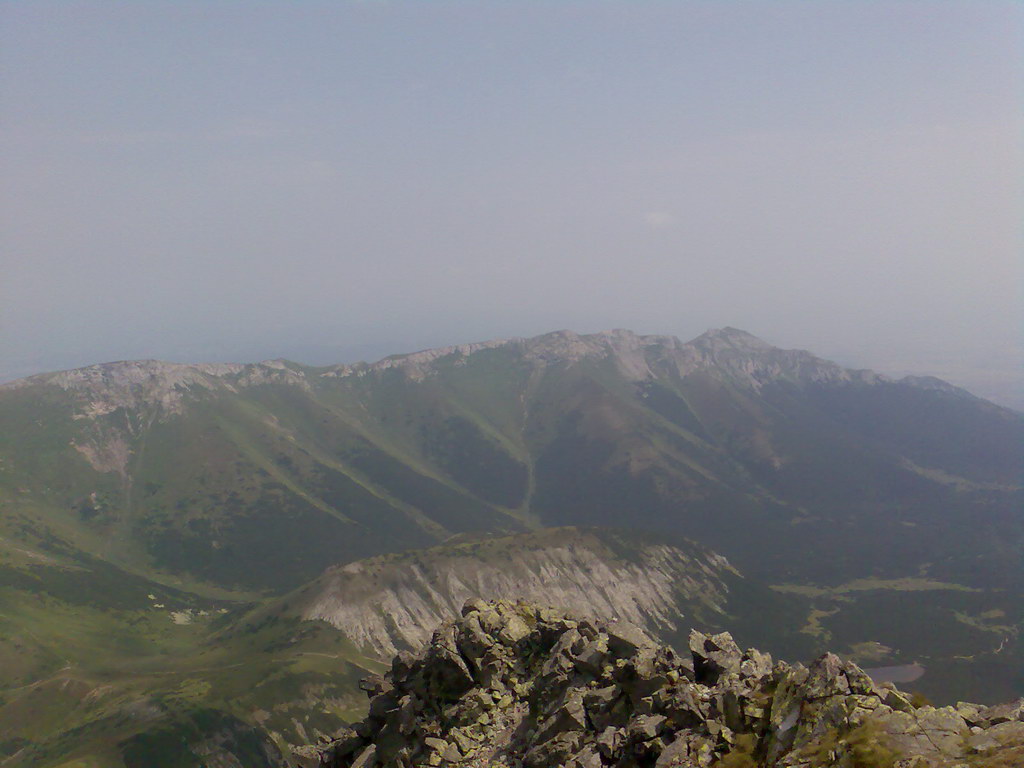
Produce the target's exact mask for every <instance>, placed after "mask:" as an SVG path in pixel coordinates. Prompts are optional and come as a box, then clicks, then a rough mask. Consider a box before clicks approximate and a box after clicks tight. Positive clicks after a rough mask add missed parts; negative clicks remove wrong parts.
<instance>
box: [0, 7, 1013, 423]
mask: <svg viewBox="0 0 1024 768" xmlns="http://www.w3.org/2000/svg"><path fill="white" fill-rule="evenodd" d="M1022 30H1024V4H1021V3H1017V2H1003V1H1001V0H991V1H990V2H988V1H987V2H977V0H950V1H949V2H942V3H935V2H931V0H927V1H926V0H906V1H905V2H887V1H885V0H883V1H881V2H872V3H859V2H833V3H805V2H790V1H789V0H781V1H780V2H752V1H751V2H742V1H741V2H732V3H721V2H712V1H710V0H709V1H706V2H698V1H696V0H694V1H693V2H689V1H687V2H677V3H665V2H646V1H642V0H641V1H634V0H631V1H629V2H627V1H626V0H605V1H604V2H600V3H596V2H576V1H569V2H564V3H538V2H532V1H526V0H523V1H522V2H507V3H491V2H482V1H476V0H463V1H462V2H448V1H447V0H438V1H437V2H431V3H420V2H411V1H409V0H392V1H390V2H345V3H322V2H308V3H295V4H284V3H205V2H198V0H182V1H181V2H173V3H169V2H153V3H117V2H109V1H106V0H84V1H83V2H76V3H74V4H70V3H69V4H60V3H48V2H39V1H37V0H26V2H19V3H2V4H0V379H11V378H17V377H22V376H26V375H30V374H33V373H38V372H42V371H47V370H59V369H67V368H73V367H78V366H82V365H88V364H92V363H97V362H103V361H109V360H116V359H138V358H158V359H167V360H173V361H181V362H202V361H225V360H237V361H240V362H252V361H255V360H260V359H269V358H276V357H286V358H290V359H294V360H297V361H299V362H303V363H308V364H328V363H334V362H352V361H354V360H358V359H375V358H379V357H382V356H384V355H387V354H394V353H403V352H410V351H413V350H416V349H423V348H431V347H437V346H447V345H451V344H458V343H464V342H470V341H480V340H485V339H493V338H499V337H509V336H522V337H529V336H534V335H537V334H540V333H544V332H547V331H551V330H554V329H558V328H571V329H574V330H576V331H579V332H593V331H596V330H601V329H607V328H613V327H625V328H631V329H633V330H635V331H636V332H638V333H657V334H671V335H676V336H679V337H680V338H683V339H687V338H692V337H694V336H696V335H698V334H699V333H701V332H702V331H703V330H705V329H706V328H709V327H723V326H727V325H731V326H735V327H738V328H743V329H746V330H748V331H750V332H751V333H753V334H755V335H757V336H760V337H762V338H764V339H766V340H767V341H769V342H771V343H773V344H776V345H778V346H780V347H787V348H803V349H808V350H810V351H812V352H814V353H815V354H818V355H820V356H822V357H825V358H829V359H834V360H836V361H837V362H840V363H842V364H844V365H848V366H851V367H864V368H871V369H874V370H877V371H879V372H881V373H886V374H891V375H902V374H905V373H915V374H927V375H935V376H939V377H940V378H944V379H947V380H949V381H950V382H952V383H954V384H957V385H960V386H964V387H966V388H967V389H969V390H970V391H972V392H974V393H976V394H978V395H980V396H982V397H986V398H989V399H992V400H995V401H997V402H1000V403H1003V404H1006V405H1009V406H1011V407H1015V408H1017V409H1020V410H1024V365H1022V363H1024V324H1022V323H1021V322H1020V321H1021V319H1022V315H1024V259H1022V258H1021V254H1022V253H1024V224H1022V218H1021V216H1020V211H1021V203H1022V202H1024V186H1022V185H1024V161H1022V158H1024V153H1022V141H1021V138H1022V136H1024V113H1022V109H1021V102H1020V94H1021V92H1022V89H1024V57H1022V56H1021V45H1020V40H1021V36H1020V33H1021V31H1022Z"/></svg>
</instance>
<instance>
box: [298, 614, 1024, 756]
mask: <svg viewBox="0 0 1024 768" xmlns="http://www.w3.org/2000/svg"><path fill="white" fill-rule="evenodd" d="M689 649H690V653H689V655H688V656H686V657H683V658H680V657H679V656H678V655H677V654H676V653H675V652H673V651H672V650H671V649H669V648H665V647H660V646H658V645H656V644H655V643H654V642H653V641H652V640H651V639H650V638H649V637H648V636H647V635H645V634H644V633H643V632H642V631H641V630H639V629H638V628H636V627H632V626H630V625H627V624H623V623H620V622H611V623H607V624H601V623H598V622H593V621H589V620H577V619H574V618H571V617H568V616H564V615H561V614H559V613H557V612H554V611H551V610H549V609H544V608H538V607H536V606H532V605H528V604H525V603H512V602H508V601H497V602H493V603H488V602H484V601H480V600H474V601H470V602H468V603H467V604H466V605H465V607H464V608H463V610H462V617H461V618H460V619H458V620H456V621H452V622H448V623H447V624H445V625H443V626H442V627H440V628H439V629H438V630H437V631H436V632H435V633H434V635H433V637H432V639H431V641H430V642H429V643H428V644H427V645H426V647H425V648H424V649H423V650H422V651H421V652H420V653H419V654H416V655H413V654H402V655H400V656H399V657H397V658H396V659H395V661H394V663H393V664H392V669H391V671H390V672H389V673H388V674H387V675H386V676H385V677H384V678H374V679H369V680H367V682H366V684H365V685H364V690H365V691H366V692H367V694H368V695H369V696H370V697H371V698H370V706H369V710H368V714H367V717H366V718H365V719H364V720H363V721H361V722H359V723H357V724H355V725H354V727H353V728H352V729H350V730H347V731H345V732H344V733H343V734H341V735H339V738H338V739H337V740H336V741H335V742H333V743H332V744H331V745H329V747H328V748H327V749H326V750H324V751H323V752H322V754H321V756H320V765H321V766H324V767H325V768H327V767H329V768H353V767H355V766H358V768H414V767H418V766H433V767H436V768H446V767H448V766H460V767H462V768H485V767H486V768H554V767H555V766H572V767H573V768H605V767H612V766H614V767H616V768H640V766H653V767H654V768H683V766H686V767H687V768H693V767H696V768H713V767H715V766H718V765H721V766H746V767H747V768H754V767H763V768H768V767H771V768H869V767H870V768H951V767H952V766H956V765H963V766H971V768H973V767H974V766H984V765H988V764H991V765H1001V766H1003V765H1018V764H1024V763H1017V762H1013V760H1014V759H1016V758H1015V757H1014V755H1018V754H1021V752H1022V751H1024V721H1022V714H1024V701H1021V702H1016V703H1014V704H1011V705H1004V706H1001V707H978V706H975V705H969V704H959V705H958V706H957V707H955V708H954V707H945V708H942V709H936V708H934V707H920V708H915V707H913V706H912V705H911V703H910V701H909V700H908V699H907V697H906V696H904V695H903V694H901V693H900V692H899V691H896V690H895V689H893V688H891V687H886V688H878V687H876V686H875V685H874V684H873V683H872V682H871V680H870V678H869V677H868V676H867V675H866V674H864V672H863V671H862V670H860V669H859V668H858V667H856V666H855V665H853V664H850V663H848V662H844V661H843V660H842V659H840V658H839V657H837V656H835V655H832V654H825V655H824V656H822V657H821V658H819V659H817V660H816V661H815V662H814V663H813V664H811V665H810V666H809V667H806V668H805V667H803V666H801V665H799V664H798V665H794V666H790V665H788V664H785V663H782V662H779V663H775V664H773V663H772V660H771V657H769V656H768V655H767V654H764V653H761V652H759V651H756V650H748V651H746V652H743V651H741V650H740V649H739V647H738V646H737V645H736V643H735V642H734V641H733V639H732V638H731V637H730V636H729V635H728V634H726V633H722V634H718V635H704V634H701V633H699V632H694V633H693V635H692V636H691V638H690V643H689ZM1014 750H1017V751H1016V752H1015V751H1014ZM1007 756H1009V758H1008V757H1007ZM1022 757H1024V755H1022ZM1007 759H1009V760H1010V762H1006V760H1007ZM304 760H306V764H308V762H309V759H308V756H307V757H304ZM990 760H991V761H992V762H991V763H989V762H986V761H990ZM999 761H1003V762H999Z"/></svg>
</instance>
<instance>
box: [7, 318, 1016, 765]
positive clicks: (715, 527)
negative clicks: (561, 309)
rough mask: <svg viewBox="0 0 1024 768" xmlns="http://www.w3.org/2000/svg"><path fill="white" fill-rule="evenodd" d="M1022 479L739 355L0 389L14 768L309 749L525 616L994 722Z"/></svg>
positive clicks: (672, 352) (977, 413) (79, 376)
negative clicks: (732, 637)
mask: <svg viewBox="0 0 1024 768" xmlns="http://www.w3.org/2000/svg"><path fill="white" fill-rule="evenodd" d="M1022 470H1024V417H1022V416H1021V414H1019V413H1016V412H1014V411H1011V410H1008V409H1005V408H1001V407H999V406H996V405H994V404H992V403H990V402H987V401H985V400H982V399H979V398H977V397H974V396H973V395H971V394H970V393H968V392H966V391H964V390H962V389H958V388H956V387H953V386H951V385H949V384H947V383H945V382H942V381H940V380H938V379H934V378H929V377H908V378H904V379H900V380H892V379H888V378H886V377H884V376H880V375H878V374H875V373H872V372H870V371H855V370H849V369H845V368H843V367H841V366H839V365H836V364H835V363H832V362H829V361H826V360H822V359H820V358H818V357H816V356H814V355H813V354H811V353H809V352H805V351H798V350H782V349H778V348H775V347H772V346H770V345H768V344H766V343H765V342H763V341H761V340H759V339H757V338H756V337H754V336H751V335H750V334H748V333H745V332H743V331H740V330H737V329H732V328H726V329H722V330H716V331H709V332H708V333H706V334H704V335H702V336H700V337H698V338H697V339H694V340H692V341H690V342H685V343H684V342H682V341H680V340H678V339H676V338H673V337H668V336H638V335H636V334H633V333H631V332H628V331H611V332H606V333H600V334H591V335H579V334H575V333H572V332H569V331H559V332H556V333H551V334H547V335H544V336H540V337H536V338H532V339H511V340H503V341H492V342H484V343H480V344H471V345H464V346H458V347H450V348H444V349H436V350H428V351H424V352H419V353H415V354H412V355H402V356H394V357H389V358H385V359H384V360H381V361H379V362H376V363H366V364H363V363H361V364H356V365H339V366H328V367H317V368H314V367H309V366H303V365H299V364H297V363H293V362H289V361H283V360H279V361H269V362H263V363H257V364H251V365H236V364H206V365H182V364H172V363H161V362H156V361H132V362H118V363H106V364H102V365H96V366H90V367H87V368H82V369H78V370H74V371H65V372H59V373H52V374H42V375H39V376H33V377H30V378H28V379H23V380H19V381H16V382H11V383H9V384H5V385H0V509H2V515H0V648H2V649H3V653H2V654H0V659H2V661H0V686H2V689H3V690H2V693H0V697H2V698H0V722H3V723H5V725H4V726H0V756H2V755H4V754H7V755H8V758H7V762H6V763H3V762H0V765H6V764H10V765H20V764H26V765H27V764H32V765H54V766H56V765H61V764H62V763H61V762H60V761H61V760H65V763H64V764H67V765H70V764H71V763H67V762H66V760H67V756H68V755H73V754H75V753H76V751H77V752H80V753H81V754H82V755H93V757H87V756H86V757H82V758H81V759H82V760H94V762H92V763H89V762H84V763H81V765H83V766H86V765H108V764H109V765H117V766H120V765H124V764H127V763H125V760H126V758H125V755H126V754H129V753H131V749H129V746H130V745H129V746H125V745H128V743H129V742H131V740H132V739H136V740H138V739H140V738H141V739H143V741H145V739H146V738H150V736H147V735H146V734H151V732H152V733H153V734H157V736H152V738H158V736H159V734H165V736H166V733H172V734H173V733H178V734H180V733H184V732H188V733H193V732H194V734H204V733H206V734H208V732H209V731H210V730H211V728H212V726H209V725H208V723H209V722H215V723H217V728H214V730H217V729H220V730H224V729H225V728H227V730H228V731H230V732H232V733H234V732H235V731H237V732H238V733H243V732H244V733H248V731H246V729H248V728H255V729H257V730H259V731H260V732H261V733H262V732H266V733H272V734H274V736H273V737H272V738H276V739H277V740H278V742H279V743H282V744H297V743H304V742H305V741H306V737H307V736H308V735H309V733H311V732H312V730H314V729H319V730H320V731H321V732H326V731H327V730H329V729H330V728H331V727H334V726H333V725H332V724H336V723H337V722H340V721H344V720H345V719H346V718H347V717H350V716H351V714H352V712H353V711H354V710H353V707H355V706H356V704H357V702H358V699H353V698H352V697H353V696H355V695H356V686H355V680H356V679H357V678H358V677H359V676H360V674H362V673H363V672H365V670H367V669H373V668H375V665H378V664H380V663H381V662H382V661H384V660H386V658H387V657H389V656H390V654H391V653H392V652H393V651H394V650H397V649H401V648H405V647H412V646H414V645H415V644H416V643H417V642H419V641H421V640H422V639H423V638H424V637H425V635H424V632H428V628H430V627H433V626H434V625H435V624H437V623H438V622H439V620H441V619H443V618H445V617H446V615H447V614H450V613H451V612H452V611H453V610H457V607H458V605H460V604H461V603H462V602H463V601H464V600H465V599H466V598H467V597H470V596H480V597H485V598H491V597H496V596H497V597H513V596H514V595H512V594H511V592H514V591H517V590H519V591H524V590H525V591H527V593H528V596H529V597H530V598H531V599H533V600H535V601H539V600H542V598H543V594H544V592H545V590H547V591H548V592H549V594H550V595H551V596H552V599H549V600H548V601H547V602H550V603H552V604H556V605H560V606H561V607H570V608H571V607H575V606H578V605H580V604H581V603H584V602H586V603H589V604H593V605H597V606H600V607H601V610H602V611H603V613H604V616H605V617H607V618H613V617H619V618H628V619H630V620H633V621H636V622H638V623H641V624H643V625H644V626H646V627H647V628H648V629H649V630H651V631H652V632H654V633H656V634H657V635H658V636H659V637H660V638H662V639H663V640H665V641H667V642H673V641H674V638H676V637H682V635H681V634H679V633H684V634H685V633H686V632H688V631H689V629H690V628H691V627H692V626H695V625H700V626H702V627H707V628H712V629H716V628H718V627H721V626H726V625H728V626H730V627H732V628H733V629H734V630H735V631H737V632H738V633H739V634H741V635H743V634H746V635H747V636H746V637H743V640H744V642H750V643H752V644H758V645H761V646H764V647H767V648H769V649H770V650H772V651H773V652H776V651H777V652H781V653H784V654H788V655H789V657H791V658H797V657H801V656H802V655H808V654H811V653H813V652H814V651H816V650H817V649H820V648H822V647H824V646H825V645H826V644H827V645H829V646H831V647H834V648H836V649H837V650H840V651H842V652H843V653H845V654H847V655H849V656H850V657H851V658H854V659H856V660H858V661H860V662H862V663H868V662H871V663H875V664H877V665H880V666H884V665H889V666H898V665H900V664H909V663H910V662H912V661H919V662H921V663H922V664H923V665H924V667H925V668H926V669H931V668H932V667H933V666H935V663H936V662H937V661H939V660H941V662H942V666H943V674H942V676H941V677H940V676H938V675H934V674H933V673H932V672H926V674H925V675H924V676H923V677H922V678H921V680H920V683H919V684H920V687H921V688H922V689H923V690H925V691H926V692H927V693H928V694H929V695H932V696H936V697H941V698H956V697H961V698H976V699H980V700H988V701H993V700H997V699H1004V698H1007V695H1008V694H1012V693H1013V692H1014V691H1017V692H1019V691H1020V689H1021V686H1022V684H1024V673H1022V670H1024V665H1022V660H1021V657H1020V652H1019V649H1018V644H1017V634H1018V628H1019V623H1020V621H1021V618H1022V613H1024V606H1022V605H1021V599H1020V594H1021V587H1022V586H1024V584H1022V581H1024V565H1022V563H1024V559H1022V557H1021V554H1022V545H1024V526H1022V520H1021V515H1020V510H1021V508H1022V503H1021V502H1022V500H1024V494H1022V478H1024V471H1022ZM538 573H539V574H548V575H544V576H541V577H537V576H536V574H538ZM679 585H689V586H688V587H685V588H683V587H680V586H679ZM530 590H532V591H530ZM494 592H501V594H488V593H494ZM631 595H636V596H637V600H636V602H635V603H632V602H630V600H629V597H630V596H631ZM562 604H564V605H562ZM403 611H404V613H403ZM680 615H681V616H682V617H683V618H679V616H680ZM673 616H675V617H676V618H672V617H673ZM318 654H319V655H318ZM229 658H236V659H240V660H242V661H239V662H238V664H239V666H237V667H232V666H230V664H228V663H226V661H225V660H226V659H229ZM338 659H344V661H345V664H344V665H341V666H340V667H339V664H338V663H337V660H338ZM339 670H341V671H339ZM97 691H105V692H106V693H102V694H98V693H97ZM69 692H70V693H69ZM271 703H273V706H272V704H271ZM196 713H199V714H196ZM210 713H213V714H210ZM210 718H213V720H210ZM223 718H229V719H230V723H231V724H232V725H231V726H230V728H229V727H228V726H227V725H224V723H225V722H227V721H225V720H224V719H223ZM197 723H207V725H205V726H202V727H201V726H200V725H197ZM167 728H170V729H171V730H170V731H167V730H166V729H167ZM76 729H77V730H76ZM174 729H177V730H174ZM232 729H234V730H232ZM159 738H164V736H159ZM167 738H172V737H167ZM173 738H178V737H177V736H174V737H173ZM189 738H193V737H191V736H190V737H189ZM194 738H199V736H194ZM203 738H207V740H208V736H204V737H203ZM254 738H255V737H254ZM200 740H201V739H200ZM132 743H136V742H132ZM104 750H105V751H104ZM101 753H102V754H103V755H105V756H104V757H102V758H101V757H95V755H100V754H101ZM29 755H31V759H30V758H29V757H28V756H29ZM0 759H2V758H0ZM25 760H30V762H24V761H25ZM117 760H120V761H122V762H121V763H118V762H115V761H117ZM18 761H22V762H20V763H19V762H18ZM32 761H34V762H32ZM104 761H106V762H104ZM129 768H130V766H129Z"/></svg>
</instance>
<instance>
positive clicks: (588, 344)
mask: <svg viewBox="0 0 1024 768" xmlns="http://www.w3.org/2000/svg"><path fill="white" fill-rule="evenodd" d="M499 349H500V350H506V351H508V352H510V353H512V354H515V355H517V356H519V357H521V358H522V359H523V361H524V362H526V363H528V364H530V365H533V366H537V367H547V366H551V365H573V364H576V363H579V362H581V361H584V360H597V361H600V360H611V361H612V362H613V363H614V364H615V366H616V367H617V368H618V369H619V371H620V372H621V373H623V374H624V375H625V376H626V377H627V378H629V379H631V380H634V381H643V380H646V379H652V378H656V377H657V376H658V375H660V374H662V373H664V372H665V371H672V372H674V373H675V374H676V375H679V376H686V375H688V374H691V373H694V372H697V371H712V372H713V373H715V374H716V375H718V376H719V377H724V378H728V379H730V380H732V381H733V383H738V384H741V385H743V386H748V387H752V388H754V389H759V388H760V387H761V386H762V385H763V384H764V383H765V382H766V381H768V380H773V379H781V380H788V381H794V382H802V383H821V382H833V383H834V382H851V381H859V382H862V383H879V382H889V381H891V380H890V379H888V378H887V377H885V376H881V375H879V374H876V373H874V372H872V371H866V370H850V369H846V368H843V367H841V366H839V365H837V364H836V363H833V362H830V361H828V360H824V359H822V358H819V357H817V356H815V355H813V354H812V353H810V352H807V351H804V350H790V349H781V348H779V347H774V346H772V345H771V344H769V343H768V342H766V341H764V340H763V339H760V338H758V337H757V336H754V335H753V334H751V333H749V332H747V331H744V330H741V329H739V328H734V327H731V326H726V327H724V328H714V329H710V330H708V331H706V332H705V333H703V334H701V335H700V336H698V337H697V338H695V339H692V340H691V341H688V342H683V341H681V340H680V339H679V338H677V337H675V336H667V335H643V334H638V333H635V332H634V331H631V330H628V329H624V328H614V329H611V330H607V331H600V332H598V333H590V334H580V333H577V332H575V331H571V330H559V331H552V332H550V333H545V334H541V335H539V336H534V337H530V338H507V339H494V340H490V341H481V342H474V343H470V344H459V345H455V346H448V347H437V348H433V349H426V350H421V351H419V352H412V353H409V354H399V355H390V356H388V357H385V358H383V359H381V360H378V361H376V362H359V363H351V364H348V363H346V364H339V365H333V366H327V367H325V368H321V369H316V368H310V367H308V366H303V365H300V364H297V363H294V362H292V361H289V360H285V359H280V358H278V359H274V360H265V361H262V362H259V363H249V364H239V363H194V364H187V363H170V362H163V361H159V360H125V361H117V362H110V363H101V364H97V365H90V366H86V367H84V368H77V369H73V370H68V371H59V372H55V373H44V374H37V375H35V376H30V377H28V378H25V379H19V380H17V381H12V382H7V383H5V384H0V390H4V389H7V390H13V389H20V388H23V387H27V386H32V385H55V386H58V387H60V388H61V389H64V390H66V391H72V392H78V393H81V394H83V395H85V396H93V395H96V396H97V397H98V398H99V399H100V400H103V401H104V403H105V405H103V406H102V407H103V408H106V407H107V406H113V407H115V408H116V407H118V406H120V405H125V406H133V405H136V404H138V403H140V402H149V403H153V404H157V405H159V406H161V407H162V408H163V409H164V410H165V411H170V412H176V411H177V410H179V406H180V402H181V395H182V394H183V392H184V391H186V390H189V389H194V390H217V389H228V390H234V389H237V388H241V387H247V386H252V385H259V384H265V383H268V382H277V383H281V382H284V383H289V384H293V385H297V386H300V387H304V388H305V387H309V386H312V385H313V383H314V382H315V381H316V380H329V379H337V378H341V379H344V378H348V377H352V376H356V377H362V376H366V375H373V374H382V373H385V372H388V371H391V370H398V371H401V372H402V373H403V374H405V375H406V376H407V377H408V378H410V379H412V380H414V381H422V380H424V379H426V378H428V377H430V376H432V375H434V374H436V373H437V371H438V366H439V365H441V364H442V363H443V362H451V361H455V362H456V364H459V365H461V364H465V363H467V362H468V361H469V360H470V358H474V357H475V356H476V355H478V354H479V353H482V352H486V351H490V350H499ZM901 383H902V384H905V385H907V386H912V387H917V388H922V389H929V390H934V391H939V390H941V391H945V392H949V393H954V392H955V393H962V392H963V391H962V390H959V389H958V388H957V387H954V386H953V385H951V384H947V383H946V382H944V381H942V380H940V379H936V378H934V377H931V376H907V377H905V378H904V379H902V380H901Z"/></svg>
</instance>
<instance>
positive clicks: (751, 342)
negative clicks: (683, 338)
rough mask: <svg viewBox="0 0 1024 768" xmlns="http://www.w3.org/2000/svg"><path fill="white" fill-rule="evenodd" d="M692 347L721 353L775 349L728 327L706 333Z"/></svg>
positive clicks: (756, 338)
mask: <svg viewBox="0 0 1024 768" xmlns="http://www.w3.org/2000/svg"><path fill="white" fill-rule="evenodd" d="M690 345H692V346H694V347H699V348H703V349H711V350H716V351H721V350H725V349H730V350H734V351H738V352H751V353H756V352H764V351H766V350H771V349H774V347H772V345H771V344H769V343H768V342H766V341H764V340H762V339H759V338H758V337H757V336H755V335H754V334H752V333H747V332H746V331H743V330H740V329H739V328H733V327H731V326H726V327H725V328H712V329H710V330H708V331H705V332H704V333H702V334H701V335H700V336H698V337H697V338H696V339H694V340H693V341H691V342H690Z"/></svg>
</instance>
